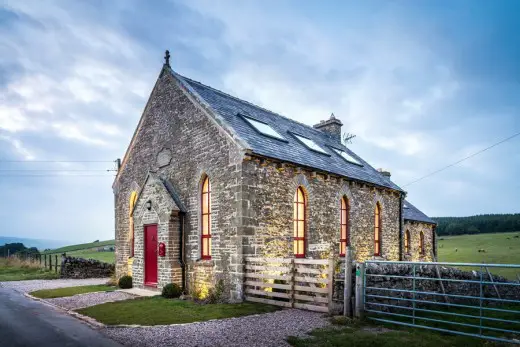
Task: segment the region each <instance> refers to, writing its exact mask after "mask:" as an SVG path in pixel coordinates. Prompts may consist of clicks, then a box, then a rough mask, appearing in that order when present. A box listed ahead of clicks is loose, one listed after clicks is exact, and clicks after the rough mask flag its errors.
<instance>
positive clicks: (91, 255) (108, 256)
mask: <svg viewBox="0 0 520 347" xmlns="http://www.w3.org/2000/svg"><path fill="white" fill-rule="evenodd" d="M67 255H68V256H71V257H77V258H84V259H95V260H99V261H102V262H104V263H111V264H113V263H114V262H115V260H116V255H115V253H114V252H96V251H92V250H88V249H87V250H81V251H74V252H68V253H67Z"/></svg>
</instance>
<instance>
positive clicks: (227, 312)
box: [78, 297, 278, 325]
mask: <svg viewBox="0 0 520 347" xmlns="http://www.w3.org/2000/svg"><path fill="white" fill-rule="evenodd" d="M276 310H278V308H277V307H275V306H269V305H264V304H257V303H252V302H244V303H240V304H206V305H202V304H198V303H195V302H193V301H189V300H178V299H165V298H162V297H151V298H150V297H149V298H140V299H134V300H125V301H117V302H109V303H105V304H101V305H97V306H92V307H87V308H84V309H80V310H78V312H79V313H81V314H83V315H86V316H89V317H92V318H94V319H96V320H97V321H99V322H101V323H105V324H108V325H116V324H139V325H162V324H180V323H192V322H200V321H207V320H210V319H222V318H230V317H241V316H247V315H252V314H258V313H267V312H273V311H276Z"/></svg>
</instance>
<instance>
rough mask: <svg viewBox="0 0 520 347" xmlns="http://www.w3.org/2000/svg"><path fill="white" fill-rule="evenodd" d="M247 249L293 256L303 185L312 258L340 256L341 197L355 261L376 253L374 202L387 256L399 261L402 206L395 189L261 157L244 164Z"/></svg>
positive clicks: (245, 251)
mask: <svg viewBox="0 0 520 347" xmlns="http://www.w3.org/2000/svg"><path fill="white" fill-rule="evenodd" d="M243 170H244V173H243V177H244V188H243V190H244V193H243V195H244V200H243V201H242V203H243V205H244V209H243V211H244V218H243V222H244V241H243V244H244V247H245V249H244V254H248V255H258V256H266V257H291V256H293V250H292V237H293V199H294V194H295V192H296V189H297V187H298V186H301V187H303V189H304V191H305V194H306V200H307V240H308V241H307V246H306V256H307V257H308V258H327V257H329V255H331V253H332V255H333V256H338V254H339V239H340V199H341V197H342V196H347V197H348V199H349V202H350V219H349V220H350V228H349V229H350V244H351V246H352V247H353V249H354V250H355V254H356V260H358V261H363V260H366V259H372V258H373V257H374V241H373V240H374V221H375V216H374V214H375V205H376V203H377V202H378V201H379V202H380V204H381V207H382V223H383V225H382V254H381V257H379V258H382V259H387V260H399V233H400V231H399V219H400V214H399V206H400V198H399V195H398V194H397V193H396V192H395V191H391V190H382V189H377V188H374V187H372V186H368V185H364V184H359V183H355V182H352V181H346V180H343V179H337V178H329V177H326V176H322V175H319V174H317V175H316V174H315V173H312V172H308V171H298V169H297V168H294V167H285V168H284V169H279V168H277V167H276V166H275V165H273V164H269V165H265V164H264V165H262V164H261V163H259V162H258V161H257V160H254V159H253V160H251V161H247V162H246V163H245V164H244V166H243Z"/></svg>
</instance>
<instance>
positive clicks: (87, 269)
mask: <svg viewBox="0 0 520 347" xmlns="http://www.w3.org/2000/svg"><path fill="white" fill-rule="evenodd" d="M114 270H115V267H114V264H110V263H104V262H101V261H98V260H94V259H83V258H75V257H63V256H62V258H61V272H60V277H61V278H103V277H110V276H112V275H113V274H114Z"/></svg>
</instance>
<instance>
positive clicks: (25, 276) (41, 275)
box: [0, 257, 59, 282]
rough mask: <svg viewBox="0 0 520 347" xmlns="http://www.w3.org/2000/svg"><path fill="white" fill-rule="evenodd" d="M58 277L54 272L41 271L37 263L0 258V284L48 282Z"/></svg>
mask: <svg viewBox="0 0 520 347" xmlns="http://www.w3.org/2000/svg"><path fill="white" fill-rule="evenodd" d="M58 277H59V275H58V274H56V273H55V272H54V271H47V270H44V269H41V268H40V264H39V262H31V261H23V260H20V259H18V258H14V257H12V258H8V259H7V258H0V282H3V281H23V280H40V279H44V280H50V279H55V278H58Z"/></svg>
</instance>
